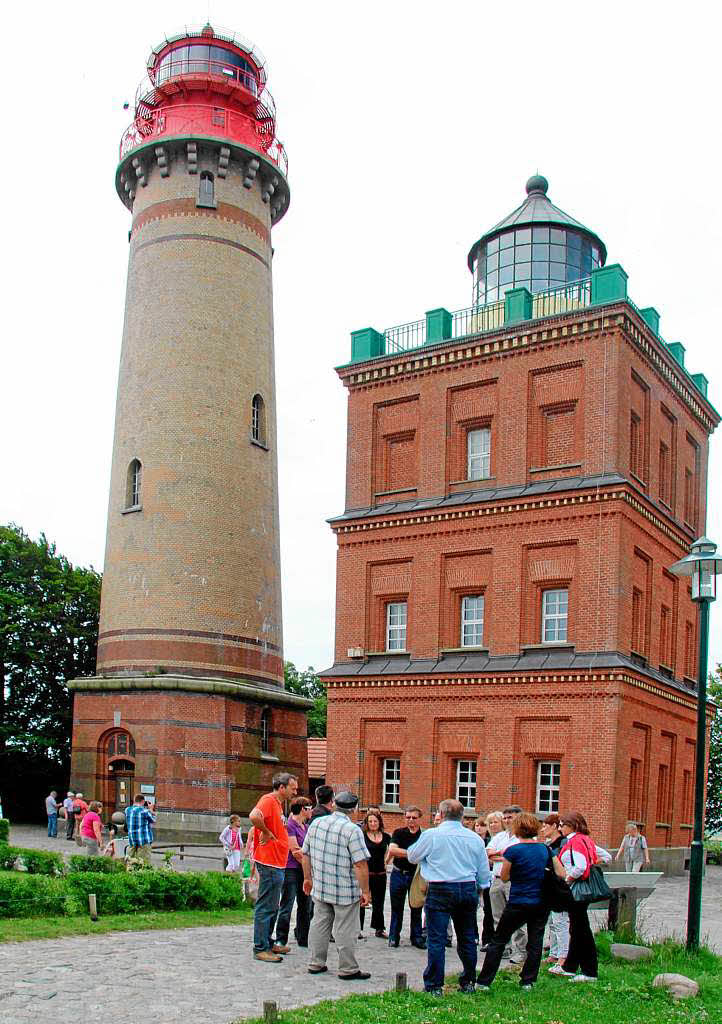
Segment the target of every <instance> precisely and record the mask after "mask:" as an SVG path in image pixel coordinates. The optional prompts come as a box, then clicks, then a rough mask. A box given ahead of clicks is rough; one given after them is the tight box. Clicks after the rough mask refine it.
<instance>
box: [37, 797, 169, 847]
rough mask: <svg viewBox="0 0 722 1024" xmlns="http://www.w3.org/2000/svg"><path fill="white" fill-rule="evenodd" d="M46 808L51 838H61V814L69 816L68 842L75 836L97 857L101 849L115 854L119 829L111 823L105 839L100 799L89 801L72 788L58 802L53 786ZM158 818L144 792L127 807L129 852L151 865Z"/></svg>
mask: <svg viewBox="0 0 722 1024" xmlns="http://www.w3.org/2000/svg"><path fill="white" fill-rule="evenodd" d="M45 809H46V811H47V815H48V836H49V837H50V838H52V839H57V838H58V816H62V817H64V818H65V838H66V840H67V841H68V842H72V841H73V840H74V841H75V843H76V844H77V845H78V846H80V847H83V848H84V849H85V852H86V853H87V855H88V856H89V857H97V856H99V855H100V854H101V853H107V854H108V855H109V856H114V855H115V845H114V839H115V835H116V830H115V829H114V828H112V827H111V828H110V830H109V838H108V841H107V843H106V842H104V840H103V819H102V817H101V815H102V812H103V805H102V803H101V802H100V800H91V801H90V803H86V801H85V800H84V798H83V794H82V793H81V792H73V791H72V790H68V794H67V796H66V797H65V799H64V800H63V801H62V802H61V803H58V794H57V791H56V790H54V789H53V790H51V792H50V794H49V795H48V796H47V797H46V798H45ZM155 820H156V818H155V809H154V807H153V805H152V804H150V803H149V802H148V801H147V800H146V798H145V797H144V796H142V795H140V794H139V795H138V796H136V797H135V799H134V801H133V803H132V804H131V805H130V807H128V808H126V810H125V825H126V830H127V847H128V854H129V856H131V857H135V858H137V859H138V860H139V861H141V862H143V863H145V864H148V865H150V862H151V847H152V843H153V825H154V824H155Z"/></svg>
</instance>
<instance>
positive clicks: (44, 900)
mask: <svg viewBox="0 0 722 1024" xmlns="http://www.w3.org/2000/svg"><path fill="white" fill-rule="evenodd" d="M65 897H66V893H65V880H64V879H62V878H51V877H49V876H48V875H21V874H19V873H18V874H15V875H12V876H10V875H0V917H48V916H50V915H53V914H66V913H67V910H66V907H65Z"/></svg>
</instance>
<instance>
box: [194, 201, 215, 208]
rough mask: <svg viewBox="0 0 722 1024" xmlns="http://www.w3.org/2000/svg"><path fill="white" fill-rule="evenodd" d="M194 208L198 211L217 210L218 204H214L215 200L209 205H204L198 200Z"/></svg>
mask: <svg viewBox="0 0 722 1024" xmlns="http://www.w3.org/2000/svg"><path fill="white" fill-rule="evenodd" d="M196 208H197V209H199V210H216V209H218V204H217V203H216V202H215V200H214V201H213V202H210V203H207V202H206V203H204V202H202V201H201V200H200V199H199V200H198V201H197V202H196Z"/></svg>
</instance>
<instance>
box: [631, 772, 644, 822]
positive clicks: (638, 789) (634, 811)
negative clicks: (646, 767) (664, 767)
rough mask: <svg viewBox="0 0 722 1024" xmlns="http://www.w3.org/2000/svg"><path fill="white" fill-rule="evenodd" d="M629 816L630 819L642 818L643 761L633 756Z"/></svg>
mask: <svg viewBox="0 0 722 1024" xmlns="http://www.w3.org/2000/svg"><path fill="white" fill-rule="evenodd" d="M627 817H628V818H629V820H630V821H641V820H642V762H641V761H640V760H639V759H638V758H636V757H633V758H632V761H631V764H630V766H629V800H628V802H627Z"/></svg>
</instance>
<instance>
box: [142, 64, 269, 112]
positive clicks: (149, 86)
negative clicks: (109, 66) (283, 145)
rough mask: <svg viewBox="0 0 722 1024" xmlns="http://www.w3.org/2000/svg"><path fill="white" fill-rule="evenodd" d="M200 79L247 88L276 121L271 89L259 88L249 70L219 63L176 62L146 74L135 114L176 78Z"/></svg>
mask: <svg viewBox="0 0 722 1024" xmlns="http://www.w3.org/2000/svg"><path fill="white" fill-rule="evenodd" d="M160 72H162V73H160ZM197 76H212V77H213V78H214V79H215V80H216V81H223V82H226V83H228V82H232V83H233V84H234V85H235V86H236V87H239V88H242V89H246V90H247V91H248V92H249V93H250V94H251V95H252V96H253V97H254V99H256V100H257V101H258V103H259V104H260V105H261V106H262V107H263V108H264V109H265V110H267V111H268V115H269V116H270V117H272V118H274V119H275V117H276V104H275V101H274V99H273V96H272V95H271V93H270V92H269V90H268V89H267V88H266V87H265V86H262V87H260V88H259V82H258V79H257V78H256V77H255V76H254V75H252V74H250V73H249V72H248V71H244V70H243V69H242V68H237V67H235V66H234V65H233V64H227V63H225V62H224V61H218V60H173V61H170V62H169V63H167V64H163V66H162V67H161V68H158V69H157V72H156V73H155V74H154V75H150V74H148V75H146V76H145V77H144V78H143V79H142V81H141V82H140V83H139V85H138V88H137V89H136V92H135V106H136V112H137V108H138V105H139V104H140V103H143V102H155V96H156V93H157V92H158V91H160V90H161V89H162V87H163V86H165V85H167V84H168V82H171V81H172V80H173V79H175V78H186V77H188V78H192V77H197Z"/></svg>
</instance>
